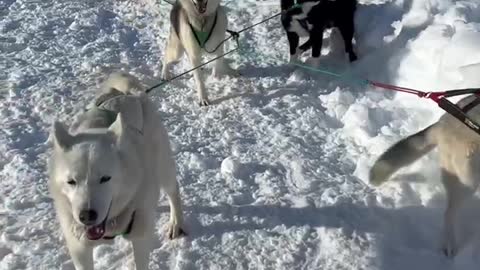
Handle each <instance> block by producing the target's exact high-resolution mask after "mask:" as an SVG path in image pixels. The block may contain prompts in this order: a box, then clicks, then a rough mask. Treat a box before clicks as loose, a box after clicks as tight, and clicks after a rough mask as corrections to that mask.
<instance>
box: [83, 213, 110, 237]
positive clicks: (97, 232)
mask: <svg viewBox="0 0 480 270" xmlns="http://www.w3.org/2000/svg"><path fill="white" fill-rule="evenodd" d="M106 224H107V218H105V220H103V222H102V223H100V224H98V225H95V226H87V227H86V234H87V238H88V239H89V240H98V239H100V238H102V237H103V235H104V234H105V227H106Z"/></svg>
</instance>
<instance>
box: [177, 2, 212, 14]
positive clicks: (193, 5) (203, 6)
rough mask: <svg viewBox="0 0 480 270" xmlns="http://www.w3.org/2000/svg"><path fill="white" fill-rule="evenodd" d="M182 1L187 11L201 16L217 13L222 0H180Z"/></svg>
mask: <svg viewBox="0 0 480 270" xmlns="http://www.w3.org/2000/svg"><path fill="white" fill-rule="evenodd" d="M180 2H181V4H182V6H183V7H184V8H185V9H186V10H187V11H189V12H191V13H194V14H197V15H199V16H209V15H211V14H213V13H215V11H216V10H217V8H218V6H219V5H220V0H180Z"/></svg>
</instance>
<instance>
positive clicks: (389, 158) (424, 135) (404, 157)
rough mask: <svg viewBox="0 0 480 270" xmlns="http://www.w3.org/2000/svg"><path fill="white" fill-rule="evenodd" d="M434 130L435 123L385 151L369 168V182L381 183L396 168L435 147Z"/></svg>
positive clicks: (407, 163)
mask: <svg viewBox="0 0 480 270" xmlns="http://www.w3.org/2000/svg"><path fill="white" fill-rule="evenodd" d="M435 130H436V125H435V124H433V125H431V126H429V127H427V128H426V129H424V130H422V131H420V132H418V133H415V134H413V135H410V136H409V137H407V138H404V139H403V140H401V141H399V142H397V143H396V144H394V145H393V146H392V147H390V148H389V149H388V150H387V151H385V152H384V153H383V154H382V155H381V156H380V157H379V158H378V160H377V161H376V162H375V164H374V165H373V167H372V169H371V170H370V183H371V184H373V185H376V186H378V185H381V184H382V183H384V182H386V181H387V180H388V178H389V177H390V176H391V175H392V174H393V173H395V172H396V171H397V170H399V169H400V168H402V167H405V166H407V165H410V164H411V163H413V162H414V161H416V160H417V159H419V158H421V157H422V156H424V155H425V154H427V153H428V152H430V151H431V150H432V149H433V148H435V146H436V142H435V138H434V137H435V136H434V133H435Z"/></svg>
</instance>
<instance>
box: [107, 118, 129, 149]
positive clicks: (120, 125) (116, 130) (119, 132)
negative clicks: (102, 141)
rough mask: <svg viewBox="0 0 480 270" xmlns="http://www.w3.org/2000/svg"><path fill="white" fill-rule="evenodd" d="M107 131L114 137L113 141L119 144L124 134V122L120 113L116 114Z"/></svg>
mask: <svg viewBox="0 0 480 270" xmlns="http://www.w3.org/2000/svg"><path fill="white" fill-rule="evenodd" d="M108 130H110V131H111V132H112V133H113V135H115V140H116V141H117V143H120V142H121V140H122V138H123V135H124V133H125V121H124V120H123V116H122V113H118V114H117V118H116V119H115V122H113V123H112V124H111V125H110V127H109V128H108Z"/></svg>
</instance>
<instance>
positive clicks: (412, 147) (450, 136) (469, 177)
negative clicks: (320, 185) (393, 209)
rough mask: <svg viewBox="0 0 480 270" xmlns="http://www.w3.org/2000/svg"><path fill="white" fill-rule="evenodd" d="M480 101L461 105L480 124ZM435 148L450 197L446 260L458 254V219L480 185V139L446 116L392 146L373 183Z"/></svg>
mask: <svg viewBox="0 0 480 270" xmlns="http://www.w3.org/2000/svg"><path fill="white" fill-rule="evenodd" d="M478 105H480V97H477V96H468V97H466V98H464V99H462V100H460V101H459V102H458V106H459V107H460V108H462V110H463V111H464V112H466V113H467V115H468V116H469V117H470V118H471V119H473V120H474V121H477V122H478V121H480V106H478ZM435 147H438V152H439V154H440V166H441V173H442V181H443V185H444V186H445V190H446V193H447V209H446V212H445V220H444V241H443V249H444V252H445V254H446V255H447V256H454V255H455V254H456V253H457V251H458V243H457V242H456V239H455V230H454V224H455V217H456V214H457V212H458V210H459V208H460V207H461V206H462V204H463V202H464V201H465V200H466V199H468V198H470V197H471V196H472V195H473V194H474V193H475V191H476V189H477V187H478V184H479V183H480V135H479V134H477V133H476V132H475V131H473V130H471V129H469V128H468V127H467V126H465V125H464V124H463V123H462V122H460V121H459V120H457V119H456V118H454V117H453V116H451V115H450V114H448V113H447V114H445V115H443V116H442V117H441V118H440V119H439V121H438V122H437V123H434V124H433V125H431V126H429V127H428V128H426V129H424V130H422V131H420V132H418V133H416V134H413V135H411V136H409V137H407V138H405V139H403V140H401V141H400V142H398V143H396V144H395V145H393V146H392V147H391V148H390V149H388V150H387V151H386V152H385V153H383V154H382V155H381V156H380V158H379V159H378V160H377V161H376V162H375V164H374V165H373V167H372V169H371V172H370V182H371V183H372V184H374V185H380V184H382V183H384V182H385V181H387V180H388V178H389V177H390V176H391V175H392V174H393V173H395V172H396V171H397V170H398V169H400V168H402V167H404V166H407V165H409V164H411V163H413V162H414V161H415V160H417V159H419V158H420V157H421V156H423V155H425V154H426V153H428V152H429V151H431V150H432V149H434V148H435Z"/></svg>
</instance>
